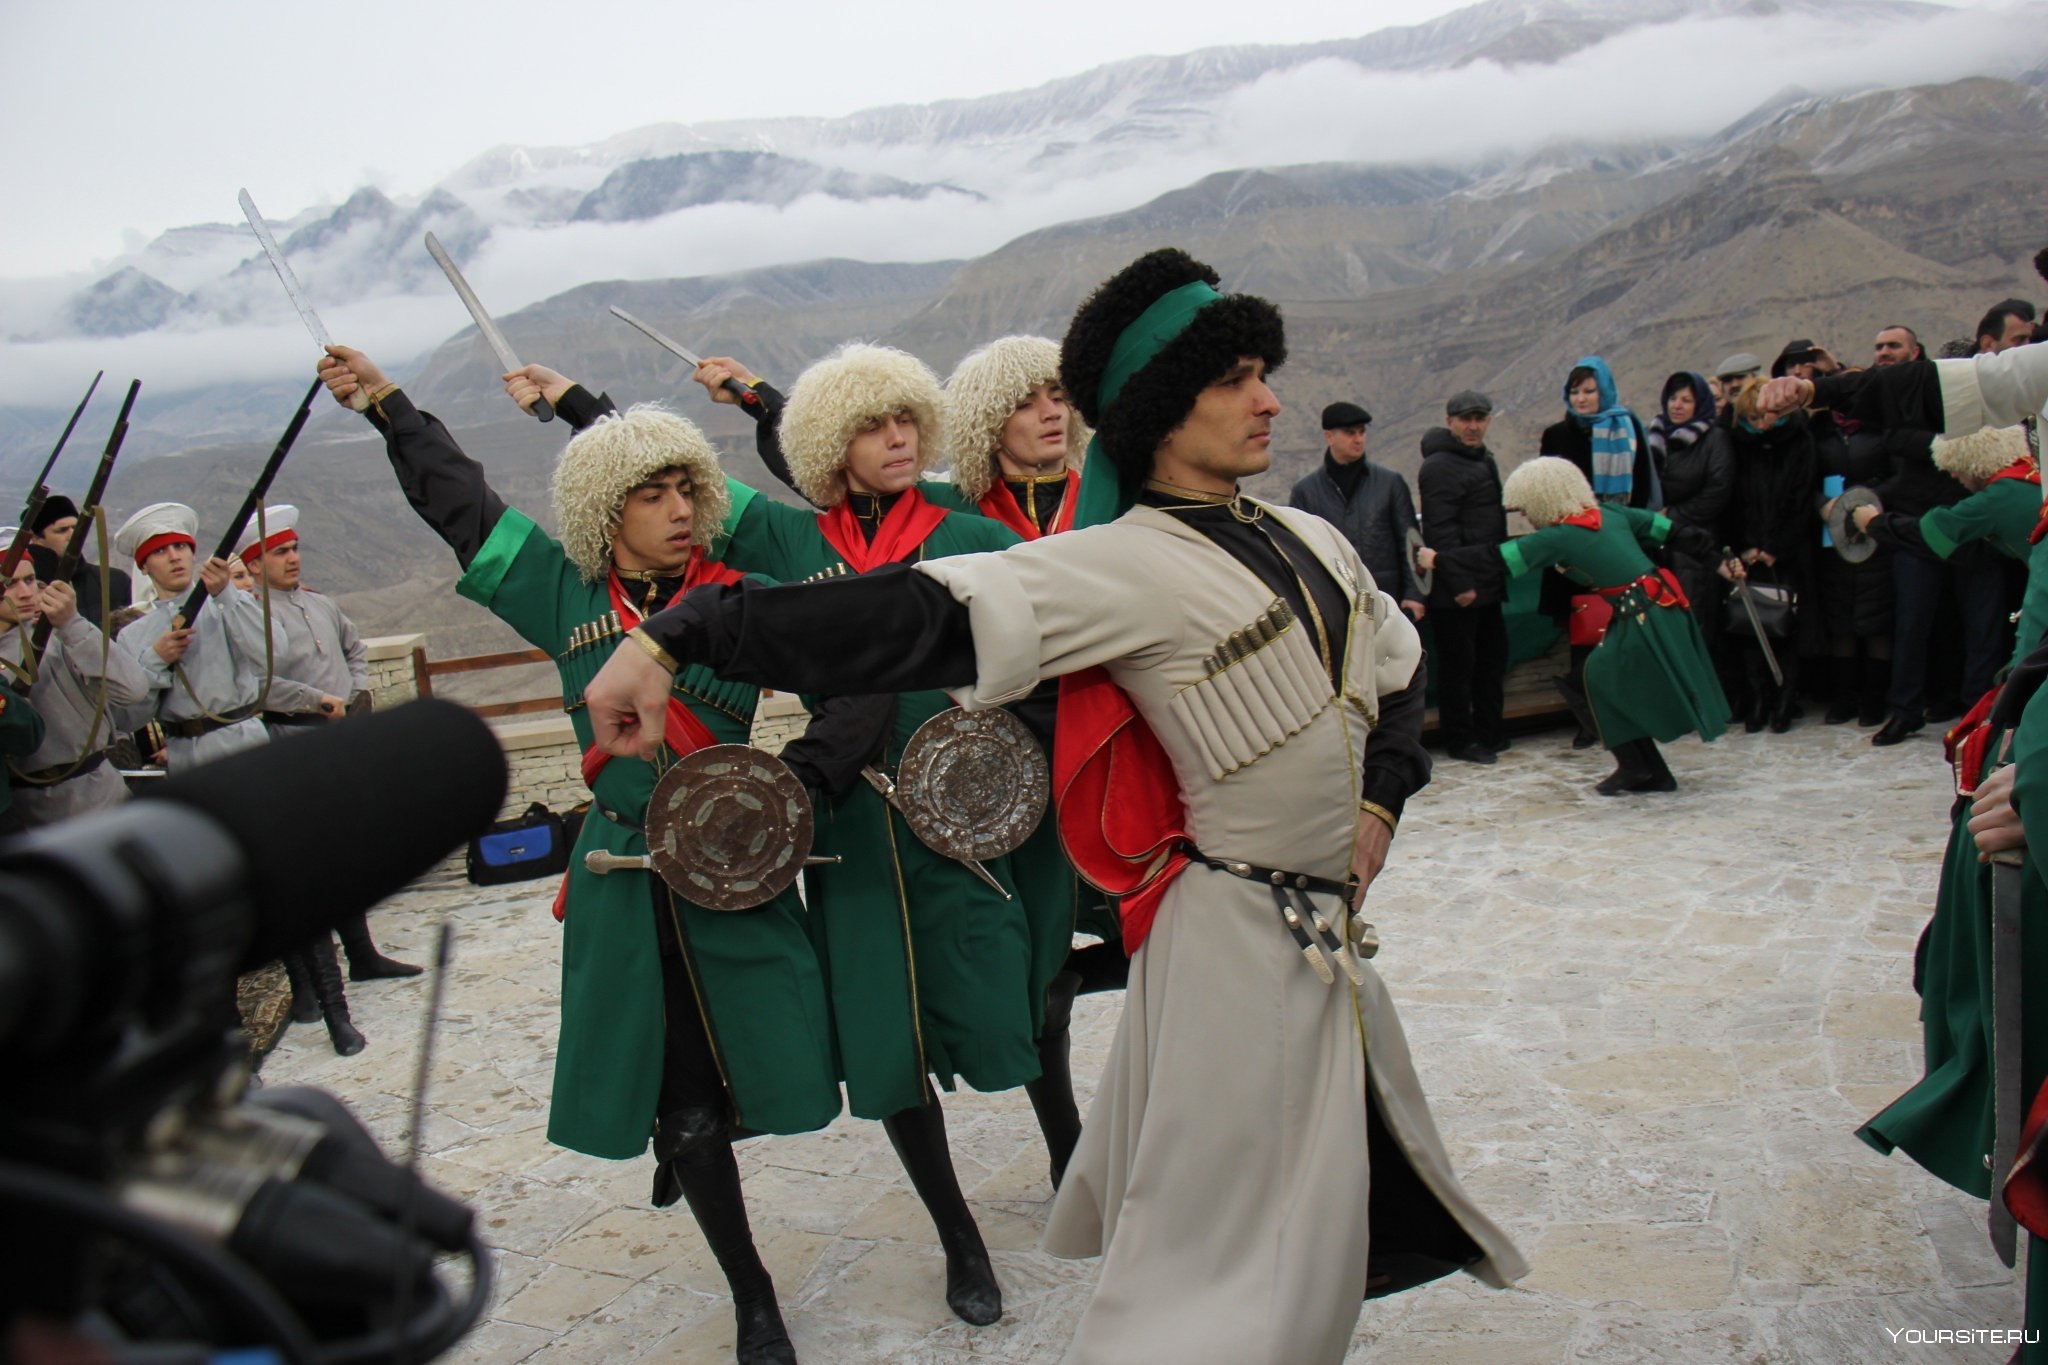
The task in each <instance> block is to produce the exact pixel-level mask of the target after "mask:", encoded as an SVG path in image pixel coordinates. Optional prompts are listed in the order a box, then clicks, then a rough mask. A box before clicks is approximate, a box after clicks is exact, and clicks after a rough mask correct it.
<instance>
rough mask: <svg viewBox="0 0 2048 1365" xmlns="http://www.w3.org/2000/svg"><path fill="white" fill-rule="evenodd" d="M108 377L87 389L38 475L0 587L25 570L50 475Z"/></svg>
mask: <svg viewBox="0 0 2048 1365" xmlns="http://www.w3.org/2000/svg"><path fill="white" fill-rule="evenodd" d="M106 377H107V372H106V371H105V370H101V371H100V372H99V373H98V374H96V375H94V376H93V377H92V383H90V384H88V385H86V388H85V397H83V398H81V399H79V400H78V406H77V407H75V408H73V409H72V410H71V420H70V421H68V422H66V423H65V424H64V434H63V435H62V436H59V437H58V438H57V448H56V449H55V450H53V451H51V452H50V458H49V459H47V460H45V461H43V472H42V473H40V474H38V475H36V482H35V487H33V488H31V489H29V493H28V502H27V504H26V505H25V506H23V507H22V509H21V527H20V529H19V530H17V531H15V533H14V540H13V541H12V543H10V544H9V545H8V547H7V553H6V554H4V555H0V583H11V582H13V581H14V571H15V570H16V569H17V568H19V567H21V557H22V556H23V555H25V554H27V553H28V541H29V537H30V536H32V535H34V534H35V532H34V531H33V530H31V529H30V528H31V527H33V526H34V525H35V524H36V518H37V517H38V516H40V515H41V514H42V510H43V504H44V503H46V502H48V501H49V500H50V471H51V470H53V469H55V468H56V467H57V457H58V456H59V455H62V454H63V453H64V443H65V442H66V441H68V440H70V439H71V430H72V428H73V427H76V426H77V425H78V419H79V418H81V417H83V416H85V405H86V404H87V403H90V402H91V401H92V393H93V390H94V389H97V388H98V387H99V386H100V381H101V380H102V379H105V378H106Z"/></svg>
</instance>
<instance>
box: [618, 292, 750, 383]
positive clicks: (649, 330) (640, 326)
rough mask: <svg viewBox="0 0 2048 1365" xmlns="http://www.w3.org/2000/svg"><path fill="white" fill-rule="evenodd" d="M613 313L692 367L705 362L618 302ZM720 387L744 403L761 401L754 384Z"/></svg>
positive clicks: (732, 381)
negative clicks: (620, 305) (753, 386)
mask: <svg viewBox="0 0 2048 1365" xmlns="http://www.w3.org/2000/svg"><path fill="white" fill-rule="evenodd" d="M611 313H612V316H613V317H615V318H617V319H618V320H619V321H620V322H623V323H625V324H626V325H627V326H628V327H632V328H635V329H636V330H638V331H639V332H641V333H642V334H643V335H645V336H646V337H647V339H648V340H650V341H652V342H653V343H654V344H655V345H657V346H659V347H661V348H662V349H663V350H665V351H667V352H669V353H670V354H671V355H674V356H676V357H677V358H679V359H681V360H682V361H684V362H685V363H687V364H688V365H689V367H690V368H691V369H693V370H694V369H696V368H697V367H698V366H699V365H702V364H703V363H704V362H703V361H702V360H700V359H698V357H697V353H696V352H695V351H693V350H691V349H690V348H689V347H687V346H685V345H683V343H682V342H680V341H677V340H676V339H675V338H674V337H672V336H670V335H669V334H668V333H666V332H664V331H661V330H659V329H658V328H655V327H650V326H648V325H647V324H646V323H644V322H642V321H640V319H638V318H636V317H634V316H633V315H632V314H631V313H629V312H627V311H626V310H625V309H623V308H621V307H619V306H618V305H617V304H613V305H612V306H611ZM718 387H720V388H722V389H724V390H725V391H726V392H727V393H729V394H731V395H732V396H733V397H735V398H737V399H739V400H740V402H742V403H747V404H757V403H759V402H760V401H761V395H760V394H758V393H755V392H754V390H753V388H752V386H750V385H747V384H742V383H741V382H740V381H739V380H737V379H727V380H726V381H725V382H724V383H723V384H720V385H719V386H718Z"/></svg>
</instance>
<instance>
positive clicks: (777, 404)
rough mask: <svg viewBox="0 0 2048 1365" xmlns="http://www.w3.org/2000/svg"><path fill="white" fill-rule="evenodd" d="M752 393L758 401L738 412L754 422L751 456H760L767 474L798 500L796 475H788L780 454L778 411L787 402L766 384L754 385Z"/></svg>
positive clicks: (807, 500)
mask: <svg viewBox="0 0 2048 1365" xmlns="http://www.w3.org/2000/svg"><path fill="white" fill-rule="evenodd" d="M754 392H755V393H757V394H759V395H760V396H761V401H760V402H758V403H748V404H746V405H744V406H743V407H742V408H741V409H740V410H741V411H742V412H744V413H746V414H747V415H748V416H749V417H752V418H753V419H754V453H755V454H757V455H759V456H760V457H761V463H762V464H763V465H765V466H767V468H768V472H769V473H770V474H773V475H774V476H775V477H776V478H778V479H780V480H782V483H783V486H784V487H786V488H788V489H789V490H790V491H791V492H792V493H795V494H796V495H797V496H798V497H800V498H802V497H803V490H802V489H801V488H798V487H797V486H796V475H794V474H792V473H790V472H789V457H788V456H787V455H784V454H783V453H782V409H783V406H784V405H785V404H786V403H788V401H789V400H788V399H786V398H784V397H783V396H782V394H781V392H780V391H779V390H778V389H776V387H775V386H774V385H772V384H769V383H767V382H766V381H763V382H761V383H757V384H755V385H754ZM804 501H805V502H809V501H810V499H809V498H804Z"/></svg>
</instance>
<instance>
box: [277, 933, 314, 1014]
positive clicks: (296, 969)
mask: <svg viewBox="0 0 2048 1365" xmlns="http://www.w3.org/2000/svg"><path fill="white" fill-rule="evenodd" d="M281 960H282V961H283V963H284V976H285V980H287V981H289V982H290V983H291V987H292V1022H293V1023H295V1024H310V1023H312V1022H313V1021H314V1020H315V1019H318V1018H319V1017H320V997H319V995H318V994H317V993H315V992H314V990H313V970H312V968H311V967H309V966H307V965H306V959H305V957H304V956H303V955H302V954H300V953H299V952H298V951H297V950H294V951H292V952H289V953H286V954H285V955H284V957H283V958H282V959H281Z"/></svg>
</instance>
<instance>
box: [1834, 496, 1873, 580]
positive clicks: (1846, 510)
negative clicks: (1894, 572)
mask: <svg viewBox="0 0 2048 1365" xmlns="http://www.w3.org/2000/svg"><path fill="white" fill-rule="evenodd" d="M1859 507H1875V508H1876V509H1877V510H1878V511H1880V512H1882V511H1883V510H1884V503H1883V501H1882V500H1881V499H1879V497H1878V496H1877V494H1875V493H1873V492H1871V491H1870V490H1869V489H1868V488H1861V487H1858V488H1850V489H1845V490H1843V493H1842V495H1841V496H1840V497H1838V498H1836V499H1835V505H1834V506H1833V507H1832V508H1830V509H1829V511H1828V539H1829V540H1832V541H1833V542H1834V543H1835V553H1836V554H1838V555H1840V556H1841V557H1842V558H1844V559H1846V560H1848V561H1849V562H1850V563H1851V564H1861V563H1862V562H1863V561H1864V560H1866V559H1868V558H1870V557H1871V556H1872V555H1874V554H1876V553H1877V542H1876V541H1874V540H1872V539H1871V538H1870V537H1869V536H1867V535H1865V534H1864V533H1863V532H1861V531H1859V530H1857V529H1856V523H1855V522H1853V521H1851V520H1850V519H1849V516H1850V514H1851V513H1852V512H1854V511H1855V510H1856V509H1857V508H1859Z"/></svg>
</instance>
